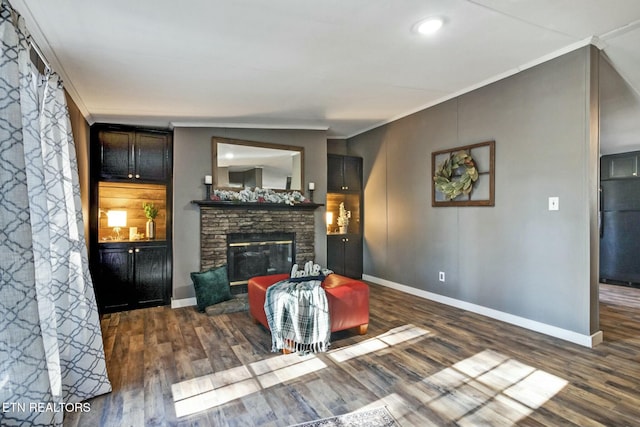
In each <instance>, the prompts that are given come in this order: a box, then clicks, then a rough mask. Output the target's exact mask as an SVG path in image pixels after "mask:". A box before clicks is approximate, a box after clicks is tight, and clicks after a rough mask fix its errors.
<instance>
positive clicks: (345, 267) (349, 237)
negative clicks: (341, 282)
mask: <svg viewBox="0 0 640 427" xmlns="http://www.w3.org/2000/svg"><path fill="white" fill-rule="evenodd" d="M327 265H328V266H329V267H328V268H329V269H330V270H333V272H334V273H337V274H341V275H343V276H347V277H353V278H356V279H359V278H361V277H362V236H361V235H359V234H330V235H328V236H327Z"/></svg>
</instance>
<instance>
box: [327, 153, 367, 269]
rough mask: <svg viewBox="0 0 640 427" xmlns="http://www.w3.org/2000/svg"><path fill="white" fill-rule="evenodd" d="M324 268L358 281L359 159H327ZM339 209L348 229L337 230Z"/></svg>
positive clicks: (360, 245)
mask: <svg viewBox="0 0 640 427" xmlns="http://www.w3.org/2000/svg"><path fill="white" fill-rule="evenodd" d="M327 187H328V190H327V203H326V207H327V213H328V214H330V217H331V224H328V225H327V267H328V268H329V269H330V270H333V271H334V272H336V273H338V274H341V275H343V276H347V277H353V278H356V279H360V278H361V277H362V263H363V261H362V249H363V239H362V235H363V222H362V219H363V218H364V215H363V195H362V158H360V157H353V156H340V155H336V154H329V155H328V158H327ZM341 207H342V208H343V209H344V210H345V211H347V213H348V215H349V217H348V226H347V227H346V229H345V228H344V227H340V225H341V224H339V223H338V217H339V215H340V210H341Z"/></svg>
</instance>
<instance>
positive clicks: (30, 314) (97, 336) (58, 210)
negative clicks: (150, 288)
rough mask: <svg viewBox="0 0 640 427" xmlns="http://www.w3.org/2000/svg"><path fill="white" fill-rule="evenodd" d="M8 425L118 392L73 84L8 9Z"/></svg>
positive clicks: (0, 96)
mask: <svg viewBox="0 0 640 427" xmlns="http://www.w3.org/2000/svg"><path fill="white" fill-rule="evenodd" d="M0 48H1V50H2V51H1V54H2V55H1V57H0V186H1V187H0V425H2V426H10V425H34V426H35V425H42V426H50V425H62V421H63V416H64V410H65V409H66V410H69V409H71V410H73V409H74V408H80V409H81V410H82V408H84V409H86V407H82V406H77V405H76V406H74V405H73V404H74V403H78V402H81V401H84V400H86V399H89V398H92V397H94V396H97V395H100V394H104V393H108V392H109V391H111V385H110V383H109V379H108V378H107V371H106V364H105V359H104V350H103V345H102V334H101V331H100V322H99V318H98V313H97V306H96V302H95V296H94V292H93V284H92V282H91V277H90V275H89V269H88V260H87V250H86V246H85V236H84V226H83V221H82V211H81V202H80V187H79V183H78V168H77V161H76V157H75V147H74V142H73V136H72V134H71V125H70V122H69V115H68V111H67V105H66V100H65V97H64V89H63V86H62V83H61V81H60V79H59V78H58V76H57V75H56V74H54V73H50V74H49V75H48V76H46V77H43V76H41V75H38V73H37V72H35V70H34V68H33V65H32V64H31V61H30V58H29V34H28V32H27V30H26V28H25V26H24V20H23V19H22V17H20V16H19V15H18V14H17V13H16V12H15V11H14V10H13V9H12V7H11V6H10V4H9V3H8V1H7V0H2V10H1V14H0Z"/></svg>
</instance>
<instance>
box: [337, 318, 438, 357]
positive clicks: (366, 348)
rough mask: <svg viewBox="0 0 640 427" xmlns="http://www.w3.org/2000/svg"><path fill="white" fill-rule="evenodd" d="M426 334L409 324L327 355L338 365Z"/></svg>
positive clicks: (424, 331) (426, 332)
mask: <svg viewBox="0 0 640 427" xmlns="http://www.w3.org/2000/svg"><path fill="white" fill-rule="evenodd" d="M428 334H429V331H427V330H425V329H422V328H418V327H417V326H414V325H411V324H409V325H404V326H399V327H397V328H394V329H391V330H390V331H388V332H385V333H384V334H381V335H378V336H377V337H373V338H370V339H368V340H365V341H362V342H359V343H358V344H353V345H350V346H348V347H343V348H339V349H337V350H331V351H329V353H328V354H329V357H331V358H332V359H333V360H334V361H336V362H338V363H340V362H344V361H346V360H349V359H353V358H354V357H359V356H363V355H365V354H369V353H373V352H376V351H379V350H382V349H384V348H387V347H391V346H394V345H398V344H401V343H403V342H408V341H411V340H413V339H415V338H420V337H423V336H425V335H428Z"/></svg>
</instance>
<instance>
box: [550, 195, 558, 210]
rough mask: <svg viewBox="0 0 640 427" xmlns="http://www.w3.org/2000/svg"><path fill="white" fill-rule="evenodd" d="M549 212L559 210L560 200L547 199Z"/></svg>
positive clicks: (556, 198) (555, 198) (554, 198)
mask: <svg viewBox="0 0 640 427" xmlns="http://www.w3.org/2000/svg"><path fill="white" fill-rule="evenodd" d="M549 210H550V211H557V210H560V198H559V197H549Z"/></svg>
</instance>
